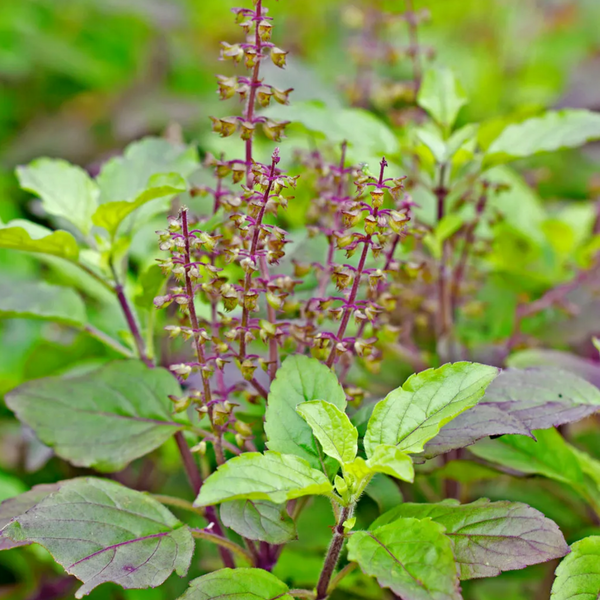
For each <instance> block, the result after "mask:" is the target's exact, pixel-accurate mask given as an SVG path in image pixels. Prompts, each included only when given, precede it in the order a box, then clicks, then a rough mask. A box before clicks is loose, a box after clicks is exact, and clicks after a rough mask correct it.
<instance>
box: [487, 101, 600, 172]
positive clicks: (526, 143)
mask: <svg viewBox="0 0 600 600" xmlns="http://www.w3.org/2000/svg"><path fill="white" fill-rule="evenodd" d="M598 139H600V114H599V113H596V112H591V111H589V110H572V109H566V110H558V111H549V112H547V113H545V114H544V115H542V116H541V117H534V118H533V119H527V120H526V121H523V122H521V123H516V124H513V125H509V126H508V127H507V128H506V129H505V130H504V131H503V132H502V133H501V134H500V135H499V136H498V137H497V138H496V139H495V140H494V142H493V143H492V145H491V146H490V147H489V148H488V150H487V152H486V153H485V157H484V166H485V167H490V166H494V165H498V164H501V163H506V162H510V161H511V160H515V159H518V158H525V157H527V156H533V155H535V154H539V153H541V152H554V151H556V150H561V149H563V148H578V147H579V146H583V145H584V144H586V143H588V142H591V141H593V140H598Z"/></svg>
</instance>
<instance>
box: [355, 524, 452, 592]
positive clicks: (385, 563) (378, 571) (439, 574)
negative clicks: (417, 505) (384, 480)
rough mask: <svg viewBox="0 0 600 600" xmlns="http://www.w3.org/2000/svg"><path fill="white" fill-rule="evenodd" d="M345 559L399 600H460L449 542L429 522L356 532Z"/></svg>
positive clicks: (442, 530) (441, 532) (387, 526)
mask: <svg viewBox="0 0 600 600" xmlns="http://www.w3.org/2000/svg"><path fill="white" fill-rule="evenodd" d="M348 559H349V560H351V561H354V562H357V563H358V564H359V566H360V568H361V569H362V571H363V573H365V574H366V575H370V576H372V577H376V578H377V581H378V582H379V585H381V586H382V587H386V588H390V589H391V590H392V591H393V592H394V593H395V594H396V595H398V596H400V597H401V598H410V600H461V595H460V591H459V590H460V587H459V582H458V576H457V573H456V564H455V563H454V558H453V556H452V546H451V543H450V539H449V538H448V537H446V536H445V535H444V528H443V527H442V525H440V524H439V523H435V522H434V521H432V520H431V519H423V520H419V519H397V520H396V521H394V522H393V523H391V524H389V525H384V526H383V527H378V528H377V529H374V530H372V531H357V532H356V533H353V534H352V537H351V538H350V541H349V542H348Z"/></svg>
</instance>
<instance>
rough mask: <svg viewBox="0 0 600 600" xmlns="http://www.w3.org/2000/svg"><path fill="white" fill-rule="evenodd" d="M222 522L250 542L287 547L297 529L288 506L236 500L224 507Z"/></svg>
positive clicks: (223, 505) (222, 509) (222, 506)
mask: <svg viewBox="0 0 600 600" xmlns="http://www.w3.org/2000/svg"><path fill="white" fill-rule="evenodd" d="M221 520H222V521H223V525H225V527H230V528H231V529H233V531H235V532H236V533H238V534H239V535H241V536H243V537H245V538H248V539H250V540H260V541H262V542H269V543H270V544H285V543H286V542H289V541H290V540H293V539H295V537H296V526H295V524H294V521H293V520H292V519H291V517H290V516H289V515H288V513H287V510H286V505H285V504H274V503H272V502H268V501H265V500H233V501H232V502H225V503H224V504H222V505H221Z"/></svg>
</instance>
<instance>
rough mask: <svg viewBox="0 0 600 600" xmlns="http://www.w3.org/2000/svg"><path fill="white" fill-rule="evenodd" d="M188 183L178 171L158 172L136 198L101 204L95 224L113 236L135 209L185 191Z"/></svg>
mask: <svg viewBox="0 0 600 600" xmlns="http://www.w3.org/2000/svg"><path fill="white" fill-rule="evenodd" d="M186 189H187V184H186V182H185V179H183V177H181V175H178V174H177V173H167V174H160V173H159V174H157V175H153V176H152V177H150V179H149V180H148V183H147V187H146V189H145V190H144V191H143V192H141V193H140V194H139V195H138V196H137V197H136V198H135V199H134V200H132V201H127V200H120V201H116V202H107V203H105V204H101V205H100V206H99V207H98V209H97V210H96V212H95V213H94V215H93V216H92V219H93V221H94V224H95V225H98V227H103V228H104V229H106V231H108V233H109V234H110V236H111V237H114V236H115V235H116V233H117V229H118V228H119V225H120V224H121V223H122V222H123V221H124V220H125V219H126V218H127V217H128V216H129V215H130V214H131V213H132V212H134V211H135V210H137V209H138V208H140V207H141V206H143V205H144V204H146V203H147V202H150V201H151V200H156V199H158V198H164V197H165V196H172V195H174V194H180V193H182V192H185V191H186Z"/></svg>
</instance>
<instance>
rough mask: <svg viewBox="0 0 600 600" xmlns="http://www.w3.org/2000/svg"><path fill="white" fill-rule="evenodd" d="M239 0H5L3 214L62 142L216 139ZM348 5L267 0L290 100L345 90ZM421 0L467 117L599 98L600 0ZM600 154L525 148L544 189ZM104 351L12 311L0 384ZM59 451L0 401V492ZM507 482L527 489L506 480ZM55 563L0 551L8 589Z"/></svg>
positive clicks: (45, 574) (77, 157)
mask: <svg viewBox="0 0 600 600" xmlns="http://www.w3.org/2000/svg"><path fill="white" fill-rule="evenodd" d="M249 1H250V0H248V2H249ZM365 2H367V3H369V2H371V3H372V4H377V5H378V6H380V7H381V8H382V9H384V10H390V11H396V12H397V11H402V10H404V9H405V5H404V1H403V0H396V1H384V0H381V1H380V2H375V0H365ZM240 4H241V5H243V4H244V3H243V1H242V0H127V1H125V0H0V221H4V222H6V221H8V220H10V219H13V218H17V217H21V216H27V217H29V218H33V219H34V220H35V219H36V203H35V202H31V199H30V196H29V195H28V194H26V193H24V192H22V191H20V190H19V189H18V186H17V182H16V178H15V176H14V168H15V166H17V165H18V164H23V163H27V162H29V161H30V160H32V159H33V158H35V157H38V156H41V155H46V156H51V157H61V158H65V159H67V160H69V161H71V162H74V163H77V164H80V165H82V166H85V167H87V168H88V169H90V170H91V171H95V170H97V168H98V165H99V164H101V162H102V161H103V160H105V159H106V158H108V157H110V156H111V155H113V154H115V153H118V152H120V151H121V150H122V149H123V148H124V147H125V146H126V145H127V144H128V143H129V142H131V141H132V140H135V139H138V138H140V137H143V136H145V135H163V134H164V132H165V131H166V130H171V131H172V132H175V134H177V132H178V131H179V128H181V131H182V132H183V137H184V138H185V139H186V141H189V142H196V143H198V145H199V147H200V149H201V150H206V149H208V148H210V146H211V140H212V139H213V138H212V134H211V133H210V121H209V119H208V116H209V115H211V114H216V115H225V114H231V113H232V112H235V110H234V109H232V107H231V104H229V105H227V106H226V105H220V104H219V101H218V98H217V95H216V85H215V77H214V75H215V73H221V72H223V73H228V72H229V71H230V69H231V65H229V64H227V65H225V64H223V63H219V62H218V60H217V59H218V52H219V42H220V41H221V40H228V41H239V40H240V30H239V28H238V27H237V26H236V25H235V24H234V22H233V18H232V15H231V13H230V11H229V9H230V8H231V7H233V6H238V5H240ZM353 4H355V5H361V2H360V1H359V0H356V2H354V3H353V2H348V1H346V0H279V2H275V1H269V2H268V6H269V7H270V9H271V14H272V15H273V16H275V17H276V21H275V30H274V41H275V43H276V44H277V45H279V46H281V47H282V48H285V49H287V50H290V57H289V68H288V70H287V71H286V72H285V73H284V74H283V75H282V74H281V73H278V74H277V77H278V78H279V79H278V81H277V82H278V83H279V82H281V83H282V85H285V82H286V81H290V80H293V81H294V84H293V85H294V87H295V88H296V91H295V93H294V95H293V96H292V102H293V101H294V99H295V100H303V99H315V98H316V99H322V100H328V101H330V102H337V103H340V104H343V103H346V100H345V97H344V93H343V92H342V91H341V88H342V86H343V83H344V80H346V81H348V80H349V79H351V78H352V73H353V71H354V69H355V66H354V63H353V62H352V60H351V58H350V56H349V53H348V50H347V48H348V43H349V40H350V38H351V36H352V35H355V33H353V32H352V31H351V28H350V25H351V24H352V15H353V12H352V6H353ZM415 5H416V8H427V9H428V10H429V11H430V13H431V21H430V22H429V23H428V24H426V25H424V26H423V27H422V29H421V30H420V36H421V41H422V43H423V44H425V45H426V46H430V47H432V48H434V49H435V51H436V58H435V61H436V62H439V63H442V64H445V65H448V66H450V67H452V68H453V69H454V70H455V72H456V73H457V74H459V77H460V79H461V81H462V83H463V85H464V87H465V89H466V90H467V93H468V95H469V97H470V99H471V103H470V104H469V106H468V107H467V108H466V109H465V110H464V111H463V113H461V120H463V121H464V122H468V121H474V120H475V121H489V122H490V123H491V124H492V125H491V126H493V121H494V119H497V118H499V117H503V116H507V115H508V116H510V117H512V118H516V117H517V116H518V115H519V114H524V115H527V114H531V113H535V112H537V111H539V110H540V109H542V108H550V107H562V106H568V107H577V108H589V109H594V110H600V1H599V0H418V1H416V2H415ZM392 35H393V36H394V41H395V42H396V43H398V44H400V45H402V44H408V36H407V31H406V26H405V24H400V25H398V27H397V29H394V30H393V32H392ZM386 74H387V75H388V76H391V77H393V78H398V79H399V80H401V79H406V78H408V77H409V75H410V63H409V62H401V63H400V64H399V65H398V66H396V67H394V70H393V71H391V72H390V71H389V70H388V72H387V73H386ZM271 81H273V78H272V77H271ZM599 163H600V153H599V152H598V151H597V149H596V148H594V147H590V148H588V149H586V151H585V152H584V153H583V154H581V153H579V152H577V153H569V152H563V153H559V154H556V155H553V156H552V157H545V158H544V159H543V160H541V161H540V162H539V165H538V164H536V162H535V161H533V164H532V163H529V164H528V167H529V169H528V172H527V173H528V179H529V181H530V182H531V183H533V184H534V185H535V186H536V187H537V188H538V190H539V192H540V193H541V195H542V197H544V198H546V199H556V198H564V199H574V200H578V199H584V198H589V197H590V195H593V194H591V193H590V190H592V192H593V188H594V186H597V187H598V188H600V182H599V180H598V175H597V174H598V173H599V171H600V170H599V169H598V164H599ZM531 167H534V168H531ZM42 268H43V267H42V266H40V263H39V262H38V261H37V260H36V259H33V258H31V257H30V256H26V255H20V254H18V253H13V252H10V253H9V252H7V251H0V279H1V278H3V277H10V278H31V277H33V276H34V275H35V274H36V273H37V272H38V271H39V270H40V269H42ZM87 291H88V292H89V290H87ZM106 318H107V319H109V316H107V317H106ZM103 352H104V350H103V349H101V347H100V346H99V345H98V344H97V342H94V341H93V340H91V339H90V338H88V337H85V336H76V335H75V334H73V335H72V336H71V337H68V336H67V337H65V333H64V332H59V331H58V330H57V329H56V328H54V326H52V325H48V324H40V323H34V322H28V321H6V322H2V323H0V395H1V394H3V393H4V392H6V391H7V390H9V389H11V388H13V387H15V386H16V385H18V384H20V383H22V382H23V381H25V380H28V379H31V378H35V377H41V376H45V375H51V374H56V373H60V372H61V369H63V368H65V367H66V366H67V365H70V364H72V363H74V362H82V361H86V360H88V361H93V360H94V357H96V356H97V355H102V353H103ZM24 446H26V448H25V449H24ZM48 458H49V457H48V455H47V454H46V450H45V449H44V448H43V447H40V446H39V445H37V444H36V443H35V442H34V441H33V440H32V439H30V440H28V439H25V441H23V439H22V435H21V431H20V426H19V425H17V424H16V422H15V421H14V419H13V418H12V417H11V415H10V414H9V413H8V412H7V411H6V409H5V408H4V407H3V406H2V408H0V500H2V499H4V498H8V497H10V496H12V495H15V494H17V493H19V492H21V491H24V490H25V489H27V488H28V487H29V486H31V485H33V484H35V483H41V482H46V481H53V480H56V479H61V478H66V477H68V476H71V475H72V473H71V471H70V468H69V467H68V466H67V465H66V464H65V463H63V462H61V461H57V460H56V459H52V460H51V461H50V462H49V463H47V464H46V461H47V460H48ZM158 460H159V461H160V467H161V470H165V471H166V472H169V470H171V471H177V469H178V466H177V458H176V456H175V455H174V453H173V452H172V449H171V448H170V447H169V446H167V447H166V449H165V450H164V451H163V452H162V453H161V454H160V457H159V459H158ZM150 462H151V464H154V463H152V461H150ZM44 464H46V466H45V467H44V469H43V470H42V471H38V472H36V473H33V471H35V470H36V468H37V467H38V466H40V465H44ZM145 467H147V468H152V467H151V466H150V467H149V466H148V464H147V463H143V464H141V465H136V466H135V467H134V468H133V470H132V472H131V473H127V474H125V475H123V478H125V477H128V478H129V480H128V482H129V483H130V484H131V480H132V478H135V481H136V482H137V483H136V484H133V485H137V486H138V487H142V488H143V478H144V477H145V476H148V474H147V473H145V472H144V468H145ZM165 485H166V486H167V488H169V486H170V487H171V491H173V493H176V490H177V488H178V486H180V488H181V489H182V490H185V487H184V482H183V481H179V480H173V481H167V482H165ZM174 490H175V491H174ZM182 493H183V492H182ZM486 493H488V494H489V491H488V492H486ZM510 494H512V495H513V496H514V495H515V494H517V492H516V491H515V490H508V491H506V494H505V495H510ZM501 495H502V493H499V496H501ZM521 495H526V493H525V492H522V494H521ZM563 500H564V499H563ZM561 501H562V500H561ZM561 501H559V499H556V498H552V497H551V496H548V497H547V504H548V506H546V507H545V508H546V511H547V512H546V514H548V516H551V517H552V518H555V519H557V521H558V522H559V524H560V525H561V526H563V525H564V526H566V527H569V525H570V523H566V522H561V517H562V519H563V521H564V520H565V519H566V518H567V517H566V516H565V513H564V511H563V512H561V510H560V506H561V504H560V502H561ZM564 501H565V502H566V501H571V499H567V500H564ZM552 503H554V504H552ZM551 504H552V505H551ZM551 513H552V514H551ZM568 518H574V517H572V515H571V516H569V517H568ZM311 527H314V523H313V524H312V525H311ZM324 531H325V534H327V528H326V527H325V528H324ZM314 543H318V540H317V541H315V542H314ZM211 560H212V561H213V562H214V564H216V562H215V555H214V553H213V554H212V555H210V554H209V555H206V556H205V557H204V558H203V561H204V562H203V567H204V568H210V565H211ZM281 568H283V569H285V568H286V565H283V566H282V567H281ZM287 568H297V565H289V566H288V567H287ZM60 573H61V570H60V569H59V568H57V567H55V566H53V563H52V561H51V560H49V558H48V557H47V555H46V554H45V552H44V551H43V550H41V549H40V548H35V547H32V548H29V549H27V550H24V551H22V552H21V551H11V552H8V553H0V598H15V599H17V598H26V599H27V600H44V599H45V598H67V597H71V596H69V595H68V594H69V593H71V591H70V590H69V589H66V590H61V589H58V590H54V588H53V587H52V586H60V585H65V584H64V583H62V584H61V582H62V580H61V579H60V578H59V576H60ZM193 574H194V573H192V575H193ZM522 576H523V575H522V574H520V573H516V574H511V575H510V576H509V584H508V588H507V587H506V584H504V586H500V588H499V591H498V589H496V588H497V586H498V584H496V583H495V582H494V581H489V582H485V583H483V584H481V586H480V587H479V588H477V589H478V592H477V595H476V596H474V597H476V598H477V599H478V600H479V599H481V600H495V599H496V598H501V597H502V598H504V599H506V598H508V596H507V589H513V588H511V587H510V586H511V585H512V583H510V582H511V581H514V582H515V583H514V590H515V591H514V594H513V595H512V596H510V598H511V600H513V599H514V600H520V598H522V597H523V598H524V597H527V596H521V595H519V594H521V593H522V589H523V588H522V586H521V585H520V584H519V578H520V577H522ZM48 582H49V583H48ZM175 586H177V584H175ZM176 589H179V588H177V587H175V588H168V589H167V591H164V590H151V591H127V592H124V591H118V590H117V589H116V588H114V587H111V586H103V587H102V588H101V589H99V590H97V591H96V592H94V594H93V596H91V597H93V598H94V599H103V598H117V599H127V600H138V599H139V600H159V599H162V598H175V597H176V593H175V591H173V590H176ZM355 591H356V590H355ZM367 592H368V593H369V594H371V593H373V590H367ZM53 594H54V595H53ZM57 594H58V595H57ZM65 594H67V595H65ZM369 597H373V596H370V595H369Z"/></svg>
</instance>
